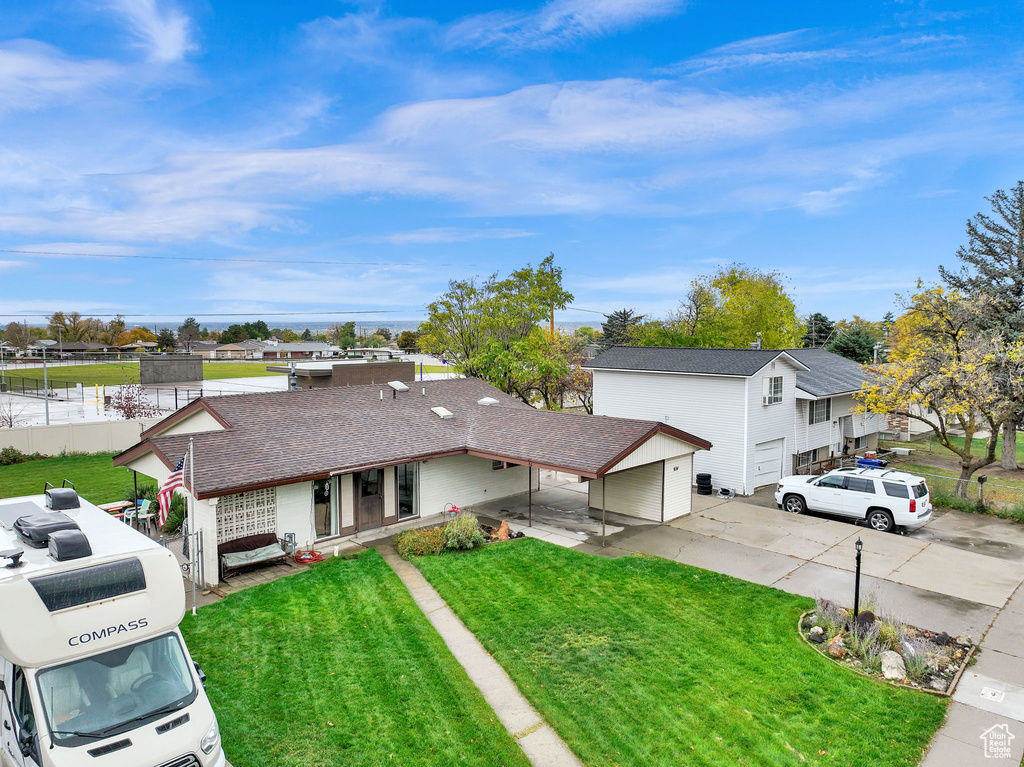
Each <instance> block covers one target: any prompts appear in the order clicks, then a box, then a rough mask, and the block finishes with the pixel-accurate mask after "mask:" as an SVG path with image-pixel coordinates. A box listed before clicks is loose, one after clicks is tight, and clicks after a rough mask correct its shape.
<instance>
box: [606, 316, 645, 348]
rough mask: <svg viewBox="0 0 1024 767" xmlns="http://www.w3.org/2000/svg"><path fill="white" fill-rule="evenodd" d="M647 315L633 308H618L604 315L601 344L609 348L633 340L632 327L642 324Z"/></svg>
mask: <svg viewBox="0 0 1024 767" xmlns="http://www.w3.org/2000/svg"><path fill="white" fill-rule="evenodd" d="M646 317H647V315H645V314H637V313H636V312H635V311H633V310H632V309H618V310H616V311H614V312H612V313H611V314H606V315H605V316H604V322H602V323H601V346H602V348H604V349H608V348H610V347H612V346H615V345H617V344H629V343H631V342H632V340H633V337H632V333H631V331H632V329H633V328H634V327H635V326H637V325H640V324H641V323H642V322H643V321H644V320H645V319H646Z"/></svg>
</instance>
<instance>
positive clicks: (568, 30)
mask: <svg viewBox="0 0 1024 767" xmlns="http://www.w3.org/2000/svg"><path fill="white" fill-rule="evenodd" d="M682 7H683V2H681V0H551V2H548V3H546V4H545V5H543V6H541V7H540V8H539V9H537V10H536V11H534V12H532V13H514V12H509V11H495V12H491V13H482V14H478V15H474V16H467V17H465V18H463V19H460V20H459V21H457V22H455V23H454V24H453V25H451V26H450V27H449V28H448V30H447V34H446V39H447V42H448V44H449V45H450V46H451V47H454V48H490V47H498V48H512V49H522V48H545V47H552V46H557V45H562V44H565V43H568V42H572V41H575V40H582V39H587V38H593V37H601V36H604V35H609V34H612V33H613V32H616V31H618V30H620V29H629V28H631V27H634V26H638V25H639V24H642V23H643V22H645V21H649V20H652V19H658V18H664V17H665V16H669V15H671V14H673V13H676V12H678V11H679V10H680V9H681V8H682Z"/></svg>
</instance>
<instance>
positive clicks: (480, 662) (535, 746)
mask: <svg viewBox="0 0 1024 767" xmlns="http://www.w3.org/2000/svg"><path fill="white" fill-rule="evenodd" d="M371 545H372V546H373V547H374V548H375V549H377V551H379V552H380V554H381V556H383V557H384V560H385V561H386V562H387V563H388V564H389V565H390V566H391V569H392V570H394V571H395V573H396V574H397V575H398V577H399V578H401V580H402V582H403V583H404V584H405V585H406V588H408V589H409V593H411V594H412V597H413V599H414V600H415V601H416V604H417V605H419V608H420V609H421V610H423V612H424V614H425V615H426V616H427V619H428V620H429V621H430V622H431V623H432V624H433V626H434V628H435V629H437V633H438V634H440V635H441V638H442V639H444V641H445V644H447V645H448V649H450V650H451V651H452V654H453V655H454V656H455V659H456V660H458V661H459V663H461V664H462V667H463V668H464V669H466V673H467V674H469V678H470V679H471V680H473V684H475V685H476V686H477V687H478V688H479V689H480V692H481V693H483V696H484V698H485V699H486V700H487V702H488V703H489V704H490V706H491V708H493V709H494V713H495V714H497V715H498V719H499V720H500V721H501V723H502V724H503V725H505V729H506V730H508V732H509V734H510V735H511V736H512V737H513V738H515V740H516V742H517V743H518V744H519V746H520V748H522V749H523V752H524V753H525V754H526V756H527V758H528V759H529V760H530V761H531V762H532V763H533V764H534V765H536V766H537V767H580V762H579V760H578V759H577V758H576V757H575V756H574V755H573V753H572V751H570V750H569V747H568V746H566V745H565V743H564V742H563V741H562V739H561V738H559V737H558V735H557V734H556V733H555V731H554V730H553V729H551V726H550V725H548V724H547V722H545V721H544V719H543V718H542V717H541V715H540V714H538V713H537V711H536V710H535V709H534V708H533V706H531V705H530V703H529V701H527V700H526V698H524V697H523V694H522V693H521V692H519V689H518V688H517V687H516V686H515V684H514V683H513V682H512V680H511V679H509V677H508V674H506V673H505V670H504V669H503V668H502V667H501V666H499V665H498V662H497V661H496V660H494V658H492V657H491V656H490V655H488V654H487V651H486V650H485V649H484V647H483V645H481V644H480V642H479V641H477V638H476V637H475V636H473V634H472V633H471V632H470V630H469V629H467V628H466V627H465V626H464V625H463V623H462V621H460V620H459V619H458V618H457V617H456V615H455V613H454V612H452V610H451V608H450V607H448V605H447V604H446V603H445V601H444V600H443V599H441V595H440V594H438V593H437V591H435V590H434V587H433V586H431V585H430V584H429V583H427V580H426V578H424V577H423V575H422V574H421V573H420V571H419V570H417V569H416V567H415V566H414V565H412V564H410V563H409V562H406V561H405V560H404V559H402V558H401V557H399V556H398V554H397V553H395V549H394V547H393V546H392V545H391V542H390V540H382V541H377V542H374V543H373V544H371Z"/></svg>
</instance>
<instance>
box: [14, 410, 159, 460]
mask: <svg viewBox="0 0 1024 767" xmlns="http://www.w3.org/2000/svg"><path fill="white" fill-rule="evenodd" d="M160 420H161V419H160V418H140V419H138V420H135V421H86V422H83V423H61V424H54V425H51V426H16V427H14V428H13V429H0V448H4V447H14V448H17V449H18V450H20V451H21V452H23V453H42V454H43V455H59V454H60V453H115V452H120V451H121V450H126V449H127V448H129V447H131V446H132V445H134V444H135V443H136V442H138V441H139V434H141V433H142V432H143V431H144V430H145V429H148V428H149V427H150V426H152V425H153V424H155V423H159V422H160Z"/></svg>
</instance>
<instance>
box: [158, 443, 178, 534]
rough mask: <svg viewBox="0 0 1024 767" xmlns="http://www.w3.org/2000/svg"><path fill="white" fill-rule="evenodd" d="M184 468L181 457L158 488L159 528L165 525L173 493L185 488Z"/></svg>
mask: <svg viewBox="0 0 1024 767" xmlns="http://www.w3.org/2000/svg"><path fill="white" fill-rule="evenodd" d="M184 466H185V456H182V457H181V460H180V461H178V465H177V466H176V467H174V471H172V472H171V473H170V474H169V475H168V476H167V479H166V480H164V484H163V487H161V488H160V492H159V493H157V496H156V499H157V502H158V503H159V504H160V516H159V517H157V519H158V521H159V522H160V524H159V526H160V527H163V526H164V525H165V524H166V523H167V515H168V514H169V513H170V511H171V498H173V497H174V491H175V490H177V489H178V488H179V487H184V486H185V472H184V470H183V467H184Z"/></svg>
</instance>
